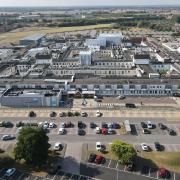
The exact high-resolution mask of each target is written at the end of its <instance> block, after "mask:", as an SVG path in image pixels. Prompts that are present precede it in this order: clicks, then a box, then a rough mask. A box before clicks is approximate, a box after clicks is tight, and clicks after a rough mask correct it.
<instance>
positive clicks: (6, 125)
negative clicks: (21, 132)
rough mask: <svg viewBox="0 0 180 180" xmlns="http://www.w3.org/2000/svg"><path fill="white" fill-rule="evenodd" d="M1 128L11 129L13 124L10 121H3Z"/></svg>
mask: <svg viewBox="0 0 180 180" xmlns="http://www.w3.org/2000/svg"><path fill="white" fill-rule="evenodd" d="M3 127H5V128H11V127H13V123H12V122H10V121H3Z"/></svg>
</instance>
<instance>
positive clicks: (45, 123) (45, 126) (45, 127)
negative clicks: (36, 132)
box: [42, 121, 49, 129]
mask: <svg viewBox="0 0 180 180" xmlns="http://www.w3.org/2000/svg"><path fill="white" fill-rule="evenodd" d="M42 127H43V129H47V128H49V123H48V122H47V121H45V122H44V123H43V126H42Z"/></svg>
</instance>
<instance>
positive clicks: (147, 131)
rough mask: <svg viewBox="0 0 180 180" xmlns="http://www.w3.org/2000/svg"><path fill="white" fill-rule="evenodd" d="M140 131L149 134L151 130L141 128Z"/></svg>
mask: <svg viewBox="0 0 180 180" xmlns="http://www.w3.org/2000/svg"><path fill="white" fill-rule="evenodd" d="M142 133H143V134H151V131H150V130H149V129H143V130H142Z"/></svg>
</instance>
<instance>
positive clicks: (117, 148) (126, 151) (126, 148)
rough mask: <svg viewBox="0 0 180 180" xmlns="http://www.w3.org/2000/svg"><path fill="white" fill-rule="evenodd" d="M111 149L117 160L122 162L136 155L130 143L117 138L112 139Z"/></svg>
mask: <svg viewBox="0 0 180 180" xmlns="http://www.w3.org/2000/svg"><path fill="white" fill-rule="evenodd" d="M111 151H112V153H113V154H114V155H115V156H117V157H118V159H119V162H120V163H122V164H126V163H128V162H129V161H132V160H133V159H134V158H135V157H136V155H137V154H136V151H135V149H134V148H133V146H132V145H130V144H127V143H125V142H122V141H119V140H115V141H113V143H112V145H111Z"/></svg>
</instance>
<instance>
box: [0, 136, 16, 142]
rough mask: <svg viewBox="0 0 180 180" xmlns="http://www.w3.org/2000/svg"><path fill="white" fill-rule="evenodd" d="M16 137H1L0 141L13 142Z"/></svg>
mask: <svg viewBox="0 0 180 180" xmlns="http://www.w3.org/2000/svg"><path fill="white" fill-rule="evenodd" d="M15 138H16V137H15V136H14V135H3V136H2V138H1V139H2V140H3V141H8V140H13V139H15Z"/></svg>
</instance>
